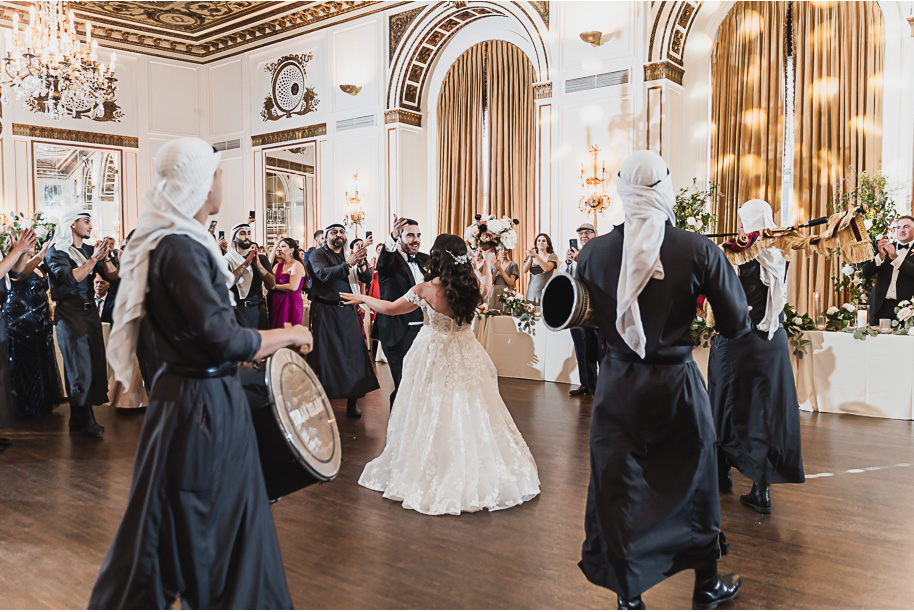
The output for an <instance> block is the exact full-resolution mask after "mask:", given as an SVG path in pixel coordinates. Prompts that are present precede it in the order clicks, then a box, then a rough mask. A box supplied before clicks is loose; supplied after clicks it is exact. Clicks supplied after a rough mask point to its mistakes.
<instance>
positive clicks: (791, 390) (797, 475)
mask: <svg viewBox="0 0 914 612" xmlns="http://www.w3.org/2000/svg"><path fill="white" fill-rule="evenodd" d="M760 273H761V266H760V265H759V262H758V261H757V260H753V261H750V262H748V263H744V264H742V265H741V266H740V267H739V280H740V284H741V285H742V287H743V290H744V291H745V293H746V299H747V300H748V302H749V305H750V306H751V307H752V310H751V311H750V312H749V316H750V318H751V319H752V332H751V333H748V334H746V335H745V336H742V337H740V338H736V339H732V340H731V339H727V338H724V337H721V336H719V335H718V336H715V337H714V340H713V341H712V343H711V356H710V358H709V360H708V394H709V395H710V396H711V409H712V411H713V413H714V424H715V426H716V429H717V442H718V444H720V450H721V451H722V452H723V453H725V454H726V456H727V459H728V461H729V463H730V465H732V466H734V467H735V468H736V469H738V470H739V471H740V472H742V473H743V475H744V476H746V477H747V478H750V479H752V481H753V482H757V483H759V484H777V483H784V482H805V481H806V476H805V475H804V473H803V457H802V453H801V451H800V414H799V402H798V401H797V387H796V382H795V381H794V377H793V368H792V367H791V365H790V344H789V342H788V340H787V332H786V331H784V328H783V327H781V328H780V329H779V330H778V331H777V333H776V334H775V335H774V337H773V338H772V339H771V340H768V332H763V331H761V330H760V329H758V324H759V323H761V321H762V319H764V318H765V308H766V305H767V302H768V287H767V286H765V283H763V282H762V279H761V275H760ZM780 320H781V322H782V323H783V321H784V315H783V313H782V314H781V317H780Z"/></svg>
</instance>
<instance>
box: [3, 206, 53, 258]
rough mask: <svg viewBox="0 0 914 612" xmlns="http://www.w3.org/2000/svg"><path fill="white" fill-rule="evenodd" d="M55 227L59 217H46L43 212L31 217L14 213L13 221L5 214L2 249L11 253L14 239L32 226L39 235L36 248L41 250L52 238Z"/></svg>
mask: <svg viewBox="0 0 914 612" xmlns="http://www.w3.org/2000/svg"><path fill="white" fill-rule="evenodd" d="M55 227H57V219H54V218H53V217H45V216H44V213H42V212H37V213H35V216H34V217H32V218H31V219H29V218H28V217H27V216H26V215H20V214H14V215H13V220H12V223H10V222H9V219H8V218H7V216H6V215H3V217H2V225H0V251H2V252H3V253H4V254H5V253H9V251H10V249H11V248H12V247H13V241H15V240H18V239H19V236H20V235H21V234H22V232H23V231H24V230H27V229H30V228H31V229H32V230H34V231H35V235H36V236H37V237H38V242H37V244H36V245H35V250H36V251H40V250H41V248H42V247H43V246H44V243H46V242H47V241H48V240H50V239H51V236H52V235H53V233H54V228H55Z"/></svg>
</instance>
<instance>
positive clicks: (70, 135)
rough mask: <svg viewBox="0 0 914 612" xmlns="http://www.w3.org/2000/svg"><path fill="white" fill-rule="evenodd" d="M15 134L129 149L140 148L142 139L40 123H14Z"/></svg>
mask: <svg viewBox="0 0 914 612" xmlns="http://www.w3.org/2000/svg"><path fill="white" fill-rule="evenodd" d="M13 135H14V136H27V137H29V138H41V139H46V140H68V141H70V142H84V143H86V144H97V145H104V146H107V147H123V148H129V149H138V148H140V139H139V138H136V137H134V136H117V135H114V134H101V133H99V132H83V131H80V130H65V129H62V128H52V127H44V126H40V125H25V124H22V123H14V124H13Z"/></svg>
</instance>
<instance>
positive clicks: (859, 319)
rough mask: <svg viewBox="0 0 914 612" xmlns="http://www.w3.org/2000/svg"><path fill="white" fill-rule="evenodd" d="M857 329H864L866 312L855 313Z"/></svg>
mask: <svg viewBox="0 0 914 612" xmlns="http://www.w3.org/2000/svg"><path fill="white" fill-rule="evenodd" d="M857 327H866V311H865V310H858V311H857Z"/></svg>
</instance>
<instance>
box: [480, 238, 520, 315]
mask: <svg viewBox="0 0 914 612" xmlns="http://www.w3.org/2000/svg"><path fill="white" fill-rule="evenodd" d="M491 272H492V290H491V291H490V292H489V299H488V304H487V306H488V308H489V310H493V309H501V308H502V306H503V304H502V303H501V301H499V298H500V297H502V295H503V294H504V292H505V290H513V289H514V288H515V287H516V286H517V279H519V278H520V269H519V267H518V265H517V264H516V263H514V262H513V261H512V260H511V251H509V250H508V249H506V248H504V247H501V246H500V247H497V248H496V249H495V261H494V262H492V268H491Z"/></svg>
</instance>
